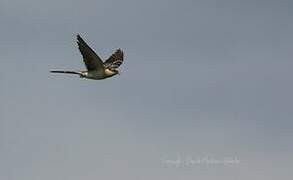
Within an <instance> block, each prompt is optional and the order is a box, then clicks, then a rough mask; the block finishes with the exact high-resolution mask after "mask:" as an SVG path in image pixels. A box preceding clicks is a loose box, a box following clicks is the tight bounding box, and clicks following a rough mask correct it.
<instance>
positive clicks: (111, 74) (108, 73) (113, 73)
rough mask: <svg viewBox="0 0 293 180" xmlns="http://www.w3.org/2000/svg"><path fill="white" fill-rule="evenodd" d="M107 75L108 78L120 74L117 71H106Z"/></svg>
mask: <svg viewBox="0 0 293 180" xmlns="http://www.w3.org/2000/svg"><path fill="white" fill-rule="evenodd" d="M105 73H106V75H107V76H114V75H116V74H120V72H119V71H118V70H117V69H105Z"/></svg>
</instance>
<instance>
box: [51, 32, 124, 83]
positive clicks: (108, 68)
mask: <svg viewBox="0 0 293 180" xmlns="http://www.w3.org/2000/svg"><path fill="white" fill-rule="evenodd" d="M77 44H78V49H79V51H80V53H81V55H82V57H83V61H84V64H85V66H86V69H87V70H86V71H60V70H57V71H56V70H55V71H50V72H51V73H65V74H77V75H79V76H80V77H81V78H87V79H94V80H100V79H106V78H109V77H112V76H114V75H116V74H119V71H118V70H117V68H118V67H119V66H120V65H121V64H122V62H123V56H124V55H123V51H122V50H121V49H117V50H116V51H115V52H114V53H113V54H112V55H111V56H110V57H109V58H108V59H106V60H105V61H104V62H103V61H102V59H101V58H100V57H99V56H98V55H97V54H96V53H95V51H94V50H92V49H91V48H90V47H89V45H87V43H86V42H85V41H84V40H83V39H82V38H81V37H80V35H79V34H78V35H77Z"/></svg>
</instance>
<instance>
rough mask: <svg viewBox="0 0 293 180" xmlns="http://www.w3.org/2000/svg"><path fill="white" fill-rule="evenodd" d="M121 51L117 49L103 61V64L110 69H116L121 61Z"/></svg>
mask: <svg viewBox="0 0 293 180" xmlns="http://www.w3.org/2000/svg"><path fill="white" fill-rule="evenodd" d="M123 56H124V55H123V51H122V50H121V49H117V50H116V51H115V52H114V53H113V54H112V55H111V56H110V57H109V58H108V59H107V60H106V61H105V62H104V66H105V67H106V68H110V69H116V68H118V67H119V66H120V65H121V64H122V63H123Z"/></svg>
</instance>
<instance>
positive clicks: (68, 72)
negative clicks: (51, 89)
mask: <svg viewBox="0 0 293 180" xmlns="http://www.w3.org/2000/svg"><path fill="white" fill-rule="evenodd" d="M50 72H51V73H63V74H78V75H81V73H80V72H76V71H50Z"/></svg>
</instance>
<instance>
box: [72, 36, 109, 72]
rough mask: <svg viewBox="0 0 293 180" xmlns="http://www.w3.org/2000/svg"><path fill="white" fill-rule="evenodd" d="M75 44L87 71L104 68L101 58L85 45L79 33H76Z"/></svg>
mask: <svg viewBox="0 0 293 180" xmlns="http://www.w3.org/2000/svg"><path fill="white" fill-rule="evenodd" d="M77 44H78V48H79V51H80V53H81V55H82V57H83V61H84V63H85V66H86V68H87V70H88V71H93V70H102V69H104V65H103V61H102V60H101V58H100V57H99V56H98V55H97V54H96V53H95V52H94V51H93V50H92V49H91V48H90V47H89V46H88V45H87V43H86V42H85V41H84V40H83V39H82V38H81V37H80V35H77Z"/></svg>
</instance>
